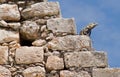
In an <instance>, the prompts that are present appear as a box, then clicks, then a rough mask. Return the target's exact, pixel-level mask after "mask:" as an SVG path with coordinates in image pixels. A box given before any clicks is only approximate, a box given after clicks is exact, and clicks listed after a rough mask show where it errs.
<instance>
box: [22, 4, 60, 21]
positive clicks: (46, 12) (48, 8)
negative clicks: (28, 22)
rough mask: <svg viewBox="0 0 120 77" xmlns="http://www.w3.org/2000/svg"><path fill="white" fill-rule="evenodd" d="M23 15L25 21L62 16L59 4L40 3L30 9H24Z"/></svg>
mask: <svg viewBox="0 0 120 77" xmlns="http://www.w3.org/2000/svg"><path fill="white" fill-rule="evenodd" d="M21 14H22V16H23V18H25V19H28V18H33V17H39V18H43V17H45V16H53V15H60V7H59V4H58V2H40V3H36V4H33V5H31V6H30V7H29V8H26V9H24V10H23V11H22V13H21Z"/></svg>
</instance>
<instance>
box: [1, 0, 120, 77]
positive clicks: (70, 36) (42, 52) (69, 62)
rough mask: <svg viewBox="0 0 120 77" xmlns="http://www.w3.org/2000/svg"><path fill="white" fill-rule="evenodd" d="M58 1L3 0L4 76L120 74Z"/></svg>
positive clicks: (105, 76) (102, 76) (108, 76)
mask: <svg viewBox="0 0 120 77" xmlns="http://www.w3.org/2000/svg"><path fill="white" fill-rule="evenodd" d="M76 32H77V31H76V25H75V21H74V19H73V18H62V16H61V11H60V6H59V3H58V2H47V0H29V1H27V3H26V2H25V1H24V0H18V1H17V0H8V1H7V0H0V77H120V69H117V68H116V69H115V68H108V63H107V55H106V53H105V52H103V51H100V52H99V51H97V52H96V50H95V49H93V47H92V42H91V39H90V37H89V36H85V35H78V34H77V33H76Z"/></svg>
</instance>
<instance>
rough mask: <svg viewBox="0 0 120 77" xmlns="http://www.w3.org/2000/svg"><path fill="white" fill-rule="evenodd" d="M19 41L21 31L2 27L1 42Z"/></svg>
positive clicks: (0, 31)
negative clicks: (7, 29)
mask: <svg viewBox="0 0 120 77" xmlns="http://www.w3.org/2000/svg"><path fill="white" fill-rule="evenodd" d="M11 41H17V42H19V33H18V32H14V31H6V30H2V29H0V43H5V42H11Z"/></svg>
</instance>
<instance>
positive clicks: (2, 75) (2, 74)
mask: <svg viewBox="0 0 120 77" xmlns="http://www.w3.org/2000/svg"><path fill="white" fill-rule="evenodd" d="M0 77H11V72H10V71H9V70H8V69H7V68H5V67H3V66H0Z"/></svg>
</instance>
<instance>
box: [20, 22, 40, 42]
mask: <svg viewBox="0 0 120 77" xmlns="http://www.w3.org/2000/svg"><path fill="white" fill-rule="evenodd" d="M20 34H21V38H23V39H25V40H35V39H37V38H38V37H39V35H40V33H39V25H37V24H36V23H35V22H33V21H25V22H23V25H22V27H21V28H20Z"/></svg>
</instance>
